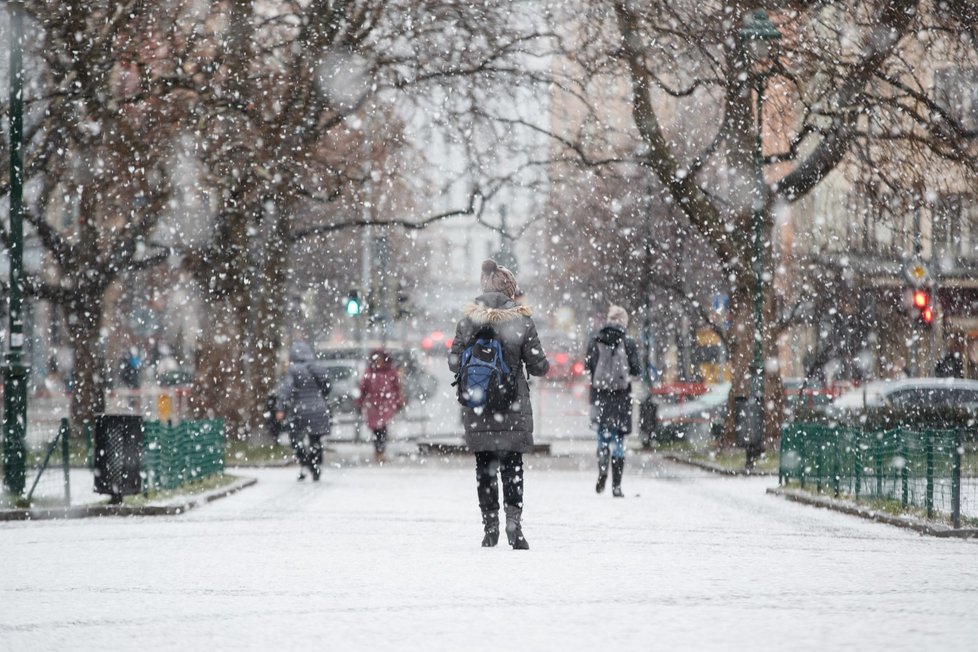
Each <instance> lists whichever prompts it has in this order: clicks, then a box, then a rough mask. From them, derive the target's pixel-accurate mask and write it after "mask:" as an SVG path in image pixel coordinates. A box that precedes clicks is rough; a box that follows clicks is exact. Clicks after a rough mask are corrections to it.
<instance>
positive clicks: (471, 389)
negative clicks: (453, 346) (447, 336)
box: [452, 327, 519, 413]
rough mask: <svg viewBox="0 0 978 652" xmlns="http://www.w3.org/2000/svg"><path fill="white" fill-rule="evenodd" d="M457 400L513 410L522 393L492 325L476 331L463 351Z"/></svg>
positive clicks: (473, 406) (456, 381)
mask: <svg viewBox="0 0 978 652" xmlns="http://www.w3.org/2000/svg"><path fill="white" fill-rule="evenodd" d="M452 385H454V386H455V387H456V392H457V397H458V402H459V403H460V404H462V405H464V406H465V407H470V408H475V409H479V408H481V409H485V410H489V411H490V412H494V413H499V412H508V411H511V410H512V409H513V404H514V403H515V402H516V400H517V398H518V396H519V394H518V392H519V389H518V385H517V377H516V373H515V372H513V370H511V369H510V368H509V365H507V364H506V361H505V360H504V359H503V345H502V342H501V341H500V340H499V338H498V337H497V336H496V334H495V332H494V331H493V330H492V328H491V327H486V328H483V329H482V330H480V331H479V332H478V333H476V335H475V338H474V340H473V342H472V343H471V344H470V345H469V346H467V347H465V350H464V351H462V356H461V360H460V362H459V370H458V373H457V374H456V375H455V382H453V383H452Z"/></svg>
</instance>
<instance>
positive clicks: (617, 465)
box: [611, 432, 625, 498]
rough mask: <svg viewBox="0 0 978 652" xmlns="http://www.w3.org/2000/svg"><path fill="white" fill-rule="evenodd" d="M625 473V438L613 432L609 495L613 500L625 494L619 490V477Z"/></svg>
mask: <svg viewBox="0 0 978 652" xmlns="http://www.w3.org/2000/svg"><path fill="white" fill-rule="evenodd" d="M624 472H625V436H624V435H622V434H621V433H620V432H615V450H614V451H612V453H611V493H612V495H613V496H615V498H622V497H623V496H624V495H625V494H624V493H622V490H621V476H622V475H623V474H624Z"/></svg>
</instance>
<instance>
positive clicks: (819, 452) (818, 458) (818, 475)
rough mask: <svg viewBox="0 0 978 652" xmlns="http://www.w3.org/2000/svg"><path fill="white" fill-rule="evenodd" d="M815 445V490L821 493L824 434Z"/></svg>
mask: <svg viewBox="0 0 978 652" xmlns="http://www.w3.org/2000/svg"><path fill="white" fill-rule="evenodd" d="M821 434H822V436H821V437H819V438H818V441H817V442H816V443H815V490H816V491H817V492H818V493H822V466H823V464H824V460H825V433H824V432H821Z"/></svg>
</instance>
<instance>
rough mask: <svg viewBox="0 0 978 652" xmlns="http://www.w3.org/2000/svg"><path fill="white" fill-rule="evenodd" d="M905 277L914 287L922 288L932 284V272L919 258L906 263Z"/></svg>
mask: <svg viewBox="0 0 978 652" xmlns="http://www.w3.org/2000/svg"><path fill="white" fill-rule="evenodd" d="M903 275H904V276H905V277H906V279H907V282H908V283H910V285H911V286H912V287H915V288H921V287H924V286H925V285H929V284H930V270H929V269H928V268H927V265H926V264H924V261H922V260H920V259H919V258H914V259H912V260H909V261H907V262H906V264H905V265H904V266H903Z"/></svg>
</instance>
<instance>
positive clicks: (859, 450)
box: [854, 428, 863, 502]
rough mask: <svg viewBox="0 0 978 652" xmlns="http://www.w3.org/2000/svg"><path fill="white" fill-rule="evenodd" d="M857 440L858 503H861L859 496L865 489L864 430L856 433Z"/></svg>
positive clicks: (856, 473)
mask: <svg viewBox="0 0 978 652" xmlns="http://www.w3.org/2000/svg"><path fill="white" fill-rule="evenodd" d="M854 434H855V439H856V450H855V453H856V468H855V476H856V501H857V502H858V501H859V494H860V492H861V491H862V488H863V431H862V428H860V429H859V430H856V431H855V432H854Z"/></svg>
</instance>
